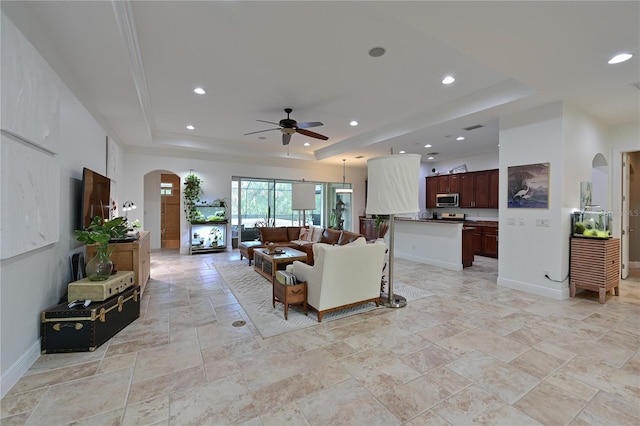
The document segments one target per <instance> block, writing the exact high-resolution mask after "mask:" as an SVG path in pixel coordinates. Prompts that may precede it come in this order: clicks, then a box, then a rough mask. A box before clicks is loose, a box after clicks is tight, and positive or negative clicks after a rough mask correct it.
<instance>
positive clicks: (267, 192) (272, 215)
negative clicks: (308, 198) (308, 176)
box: [231, 177, 322, 245]
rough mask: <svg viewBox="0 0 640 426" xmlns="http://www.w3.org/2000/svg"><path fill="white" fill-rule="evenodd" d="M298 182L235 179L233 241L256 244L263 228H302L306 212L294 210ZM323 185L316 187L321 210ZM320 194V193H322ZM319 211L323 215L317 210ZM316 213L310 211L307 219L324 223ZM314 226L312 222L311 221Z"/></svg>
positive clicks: (235, 242) (232, 214)
mask: <svg viewBox="0 0 640 426" xmlns="http://www.w3.org/2000/svg"><path fill="white" fill-rule="evenodd" d="M296 182H297V181H288V180H281V179H260V178H243V177H234V178H233V180H232V191H231V193H232V197H231V204H232V209H231V230H232V241H233V244H234V245H236V244H237V242H238V241H252V240H255V239H257V238H260V231H259V230H258V228H259V227H261V226H293V225H298V224H301V221H302V216H303V215H302V212H298V211H293V210H291V188H292V185H293V184H294V183H296ZM321 187H322V185H320V184H316V206H317V207H319V206H321V203H320V202H319V201H318V198H320V201H321V198H322V191H321ZM318 192H319V193H318ZM316 211H319V209H318V208H316ZM316 211H310V210H308V211H306V212H305V213H306V217H307V218H309V219H311V218H313V219H314V223H315V222H316V220H315V219H316V218H317V221H318V222H320V215H316ZM307 222H308V223H311V220H308V221H307Z"/></svg>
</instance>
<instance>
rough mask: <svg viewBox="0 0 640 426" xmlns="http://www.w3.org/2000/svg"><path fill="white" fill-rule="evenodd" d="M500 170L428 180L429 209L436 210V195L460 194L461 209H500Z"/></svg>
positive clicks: (436, 177)
mask: <svg viewBox="0 0 640 426" xmlns="http://www.w3.org/2000/svg"><path fill="white" fill-rule="evenodd" d="M498 178H499V173H498V169H493V170H483V171H479V172H467V173H457V174H455V175H444V176H428V177H427V178H426V182H427V183H426V201H427V202H426V204H427V209H434V208H436V194H443V193H444V194H446V193H458V194H460V198H459V200H460V205H459V207H461V208H484V209H497V208H498V192H499V190H498V184H499V182H498V180H499V179H498Z"/></svg>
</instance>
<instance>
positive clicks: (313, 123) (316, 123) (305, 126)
mask: <svg viewBox="0 0 640 426" xmlns="http://www.w3.org/2000/svg"><path fill="white" fill-rule="evenodd" d="M318 126H323V124H322V123H321V122H319V121H307V122H305V123H298V124H297V125H296V127H297V128H298V129H308V128H309V127H318Z"/></svg>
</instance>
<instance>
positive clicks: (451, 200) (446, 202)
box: [436, 194, 459, 207]
mask: <svg viewBox="0 0 640 426" xmlns="http://www.w3.org/2000/svg"><path fill="white" fill-rule="evenodd" d="M458 203H459V195H458V194H436V207H458Z"/></svg>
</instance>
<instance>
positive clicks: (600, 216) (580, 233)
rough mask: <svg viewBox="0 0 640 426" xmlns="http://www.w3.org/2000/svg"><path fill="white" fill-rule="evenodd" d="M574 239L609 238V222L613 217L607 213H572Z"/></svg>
mask: <svg viewBox="0 0 640 426" xmlns="http://www.w3.org/2000/svg"><path fill="white" fill-rule="evenodd" d="M572 215H573V223H572V225H573V232H572V235H573V236H574V237H584V238H601V239H607V238H611V221H612V218H613V215H612V213H611V212H608V211H604V210H602V211H599V212H598V211H580V212H573V213H572Z"/></svg>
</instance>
